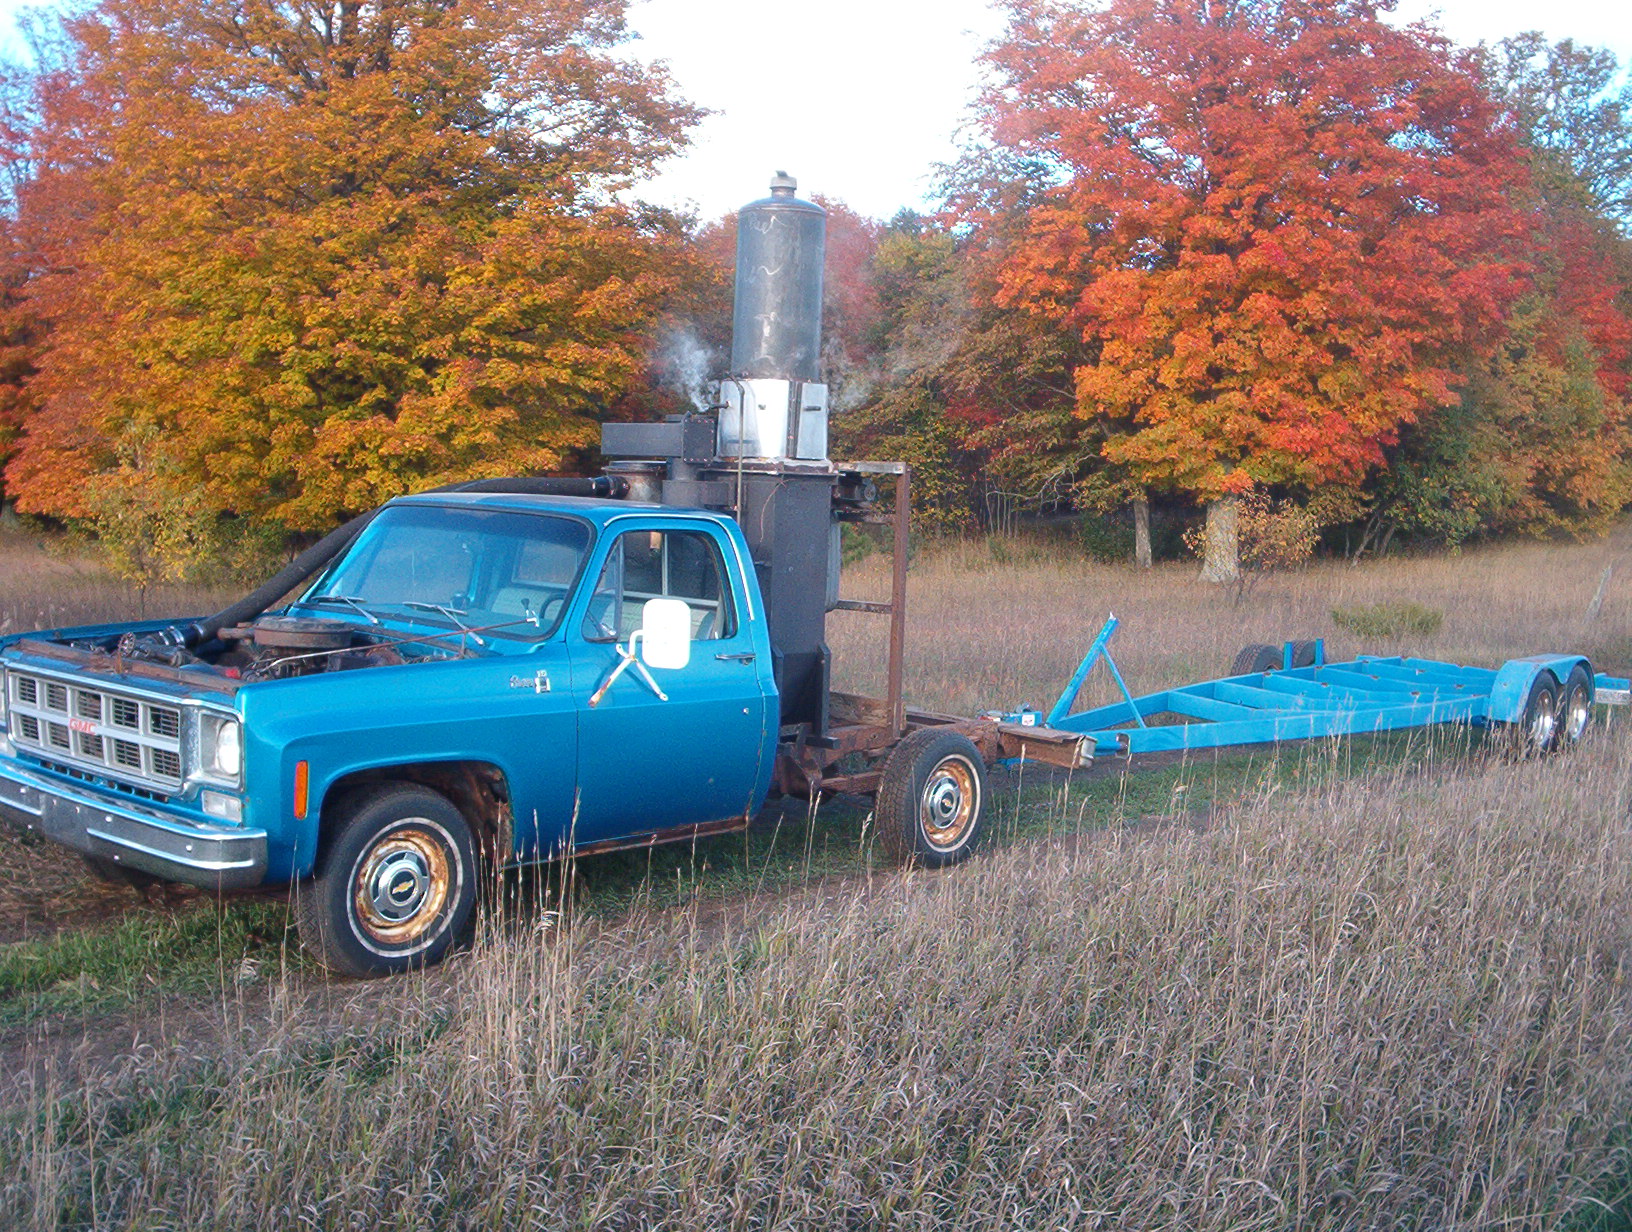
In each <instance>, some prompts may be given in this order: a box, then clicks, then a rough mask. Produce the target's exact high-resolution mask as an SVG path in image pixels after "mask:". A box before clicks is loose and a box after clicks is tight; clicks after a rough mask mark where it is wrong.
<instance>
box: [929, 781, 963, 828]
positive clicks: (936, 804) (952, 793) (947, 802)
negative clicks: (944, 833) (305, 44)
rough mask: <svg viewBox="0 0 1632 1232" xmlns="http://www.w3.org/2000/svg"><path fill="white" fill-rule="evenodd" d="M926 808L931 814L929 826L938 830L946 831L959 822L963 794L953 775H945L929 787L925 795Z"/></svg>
mask: <svg viewBox="0 0 1632 1232" xmlns="http://www.w3.org/2000/svg"><path fill="white" fill-rule="evenodd" d="M924 794H925V797H926V799H925V800H924V807H925V809H927V810H928V812H929V824H930V825H932V826H934V827H935V828H936V829H937V830H944V829H945V828H946V827H947V826H949V825H951V824H952V823H953V822H954V821H955V820H957V816H958V811H959V810H960V809H962V808H963V792H962V791H960V790H959V788H958V784H957V781H956V780H955V779H953V778H952V776H951V775H945V776H943V777H942V778H940V779H937V780H936V781H935V782H933V783H931V784H930V785H929V790H928V791H927V792H925V793H924Z"/></svg>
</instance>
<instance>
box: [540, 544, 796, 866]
mask: <svg viewBox="0 0 1632 1232" xmlns="http://www.w3.org/2000/svg"><path fill="white" fill-rule="evenodd" d="M727 550H729V544H728V543H727V542H725V541H724V537H723V534H722V533H720V532H717V531H715V530H713V529H712V528H709V527H698V528H695V529H678V528H675V527H673V526H672V525H670V526H662V525H660V524H654V525H653V526H651V527H649V528H639V529H630V530H624V531H622V532H621V533H620V534H618V536H617V537H616V538H615V539H614V540H613V541H612V542H611V544H610V546H609V547H608V548H607V550H606V554H605V556H604V559H603V561H602V564H601V566H600V570H599V574H598V577H597V580H596V582H595V585H594V588H593V590H592V591H591V592H590V594H589V597H588V601H587V603H585V604H584V605H583V608H582V611H581V614H580V615H579V616H578V618H577V619H576V620H575V621H573V622H572V627H570V628H569V629H568V631H567V644H568V649H569V653H570V656H571V661H572V689H573V698H574V701H575V702H576V703H577V707H578V804H577V823H576V831H575V845H577V846H583V845H585V844H587V843H596V842H603V841H606V840H609V839H619V838H627V837H630V836H633V835H639V834H647V833H652V832H656V831H661V830H668V829H672V828H675V827H679V826H692V825H700V824H703V823H706V822H713V821H721V820H725V819H728V818H736V817H742V816H743V815H744V813H745V812H747V811H748V810H750V809H752V808H754V807H755V806H756V805H757V804H758V803H759V796H760V795H761V794H762V793H763V791H764V784H765V783H766V781H767V780H768V776H769V773H770V756H771V750H772V749H773V748H774V743H775V736H776V732H775V715H774V713H773V711H772V709H771V707H770V705H769V703H768V698H767V692H768V690H767V688H766V685H765V679H766V677H767V676H768V673H769V670H770V664H768V663H762V662H761V661H760V659H761V657H762V655H761V652H760V649H759V647H758V645H756V642H755V639H754V636H753V628H752V627H751V626H750V624H749V622H748V621H747V620H746V619H744V618H743V616H744V613H745V612H746V611H747V608H746V595H745V594H744V593H743V590H742V581H741V579H740V578H739V577H738V576H737V575H736V573H735V572H734V571H732V570H729V569H727V568H726V566H725V561H726V555H725V552H726V551H727ZM655 598H674V599H681V600H684V601H685V603H686V604H687V606H688V607H689V608H690V609H691V619H692V637H693V642H692V647H691V662H690V663H689V665H688V666H686V667H684V668H679V669H676V670H672V671H659V670H656V669H653V671H652V675H653V677H654V678H655V679H656V681H657V684H658V687H659V688H661V689H662V690H663V692H664V693H666V694H667V695H668V700H667V701H664V700H662V699H661V698H659V697H658V696H657V694H656V693H654V692H653V690H652V689H651V687H650V686H649V685H648V684H647V683H646V682H645V681H644V680H643V679H642V678H641V676H640V674H639V673H638V672H636V671H633V670H629V671H625V672H624V673H623V674H622V675H621V676H619V677H618V679H617V681H616V682H615V683H614V684H613V685H612V687H611V688H610V689H608V690H607V691H606V693H605V695H604V696H602V697H601V698H600V700H599V702H598V703H597V704H596V705H594V706H591V705H590V699H591V698H592V697H593V696H594V694H595V692H596V690H597V689H599V688H600V687H601V685H602V684H603V683H604V682H605V681H606V679H607V677H608V676H609V675H611V673H612V671H613V669H614V668H615V667H617V665H618V663H619V655H618V652H617V646H618V645H620V644H621V645H624V646H627V645H628V641H629V634H630V633H632V632H633V631H634V630H635V629H637V628H639V627H640V621H641V609H642V607H643V606H644V604H645V602H646V601H647V600H648V599H655ZM767 725H769V726H767Z"/></svg>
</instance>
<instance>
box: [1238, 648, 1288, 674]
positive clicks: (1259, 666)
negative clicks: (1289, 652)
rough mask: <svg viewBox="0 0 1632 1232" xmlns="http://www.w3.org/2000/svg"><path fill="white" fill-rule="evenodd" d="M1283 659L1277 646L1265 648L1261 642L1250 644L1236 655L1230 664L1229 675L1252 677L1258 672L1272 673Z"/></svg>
mask: <svg viewBox="0 0 1632 1232" xmlns="http://www.w3.org/2000/svg"><path fill="white" fill-rule="evenodd" d="M1283 661H1284V660H1283V658H1282V655H1281V648H1280V647H1279V646H1266V645H1264V644H1263V643H1262V642H1252V643H1249V644H1248V645H1246V646H1243V647H1241V649H1240V650H1239V651H1238V652H1237V653H1236V656H1235V659H1234V661H1233V662H1232V663H1231V664H1230V675H1232V676H1253V675H1256V674H1257V673H1259V672H1272V671H1274V670H1275V669H1276V668H1278V667H1280V666H1281V664H1282V662H1283Z"/></svg>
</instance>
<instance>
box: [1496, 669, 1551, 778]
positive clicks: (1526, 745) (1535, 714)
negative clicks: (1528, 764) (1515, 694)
mask: <svg viewBox="0 0 1632 1232" xmlns="http://www.w3.org/2000/svg"><path fill="white" fill-rule="evenodd" d="M1558 717H1559V716H1558V681H1557V680H1556V679H1555V678H1554V676H1553V674H1552V673H1551V672H1547V671H1542V672H1537V673H1536V678H1535V679H1534V680H1533V681H1531V682H1530V692H1529V693H1528V694H1527V695H1526V697H1525V699H1524V710H1523V711H1522V712H1521V713H1520V715H1519V721H1518V722H1517V723H1509V724H1507V725H1506V728H1505V730H1504V731H1503V733H1502V735H1503V736H1504V737H1505V743H1506V746H1507V750H1506V751H1507V753H1508V755H1509V756H1511V757H1518V758H1524V757H1540V756H1541V755H1542V754H1543V753H1548V752H1551V751H1552V749H1553V747H1554V745H1555V744H1556V743H1557V740H1558V725H1559V724H1558Z"/></svg>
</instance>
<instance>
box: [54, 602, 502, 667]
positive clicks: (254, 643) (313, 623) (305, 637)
mask: <svg viewBox="0 0 1632 1232" xmlns="http://www.w3.org/2000/svg"><path fill="white" fill-rule="evenodd" d="M216 639H217V640H216V641H215V642H214V643H213V644H211V645H208V646H204V647H200V650H201V651H202V652H203V653H195V652H194V651H192V650H188V649H186V648H184V647H181V646H176V645H174V644H172V643H169V642H165V641H160V640H157V639H151V638H144V637H140V636H138V635H135V634H131V633H126V634H124V635H123V636H121V637H119V638H117V639H108V640H106V641H96V642H76V643H74V644H73V645H74V646H75V648H76V649H78V650H82V651H88V652H91V653H92V654H95V655H98V656H113V657H115V658H118V659H122V660H126V661H129V662H132V663H148V664H158V665H162V666H164V667H171V668H176V669H179V670H180V671H182V672H216V673H219V674H220V675H222V676H226V677H227V678H229V679H233V680H242V681H244V682H245V683H252V682H254V681H258V680H288V679H292V678H293V677H296V676H313V675H316V674H318V673H320V672H344V671H353V670H356V669H358V668H364V667H395V666H397V665H398V664H402V663H413V662H419V661H423V660H428V659H451V658H458V657H460V655H461V654H465V653H469V652H468V650H462V649H461V648H459V647H446V648H444V647H436V646H428V645H427V644H426V642H425V641H424V640H423V639H411V638H408V637H404V636H402V635H400V634H391V633H386V632H384V631H383V630H372V629H365V628H362V627H360V626H358V625H356V624H354V623H351V622H349V621H344V620H327V619H323V618H321V617H305V616H262V617H260V618H259V619H258V620H255V621H254V622H252V623H250V624H239V625H233V626H231V627H229V628H225V629H222V630H221V631H220V632H219V633H218V634H217V635H216Z"/></svg>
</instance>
